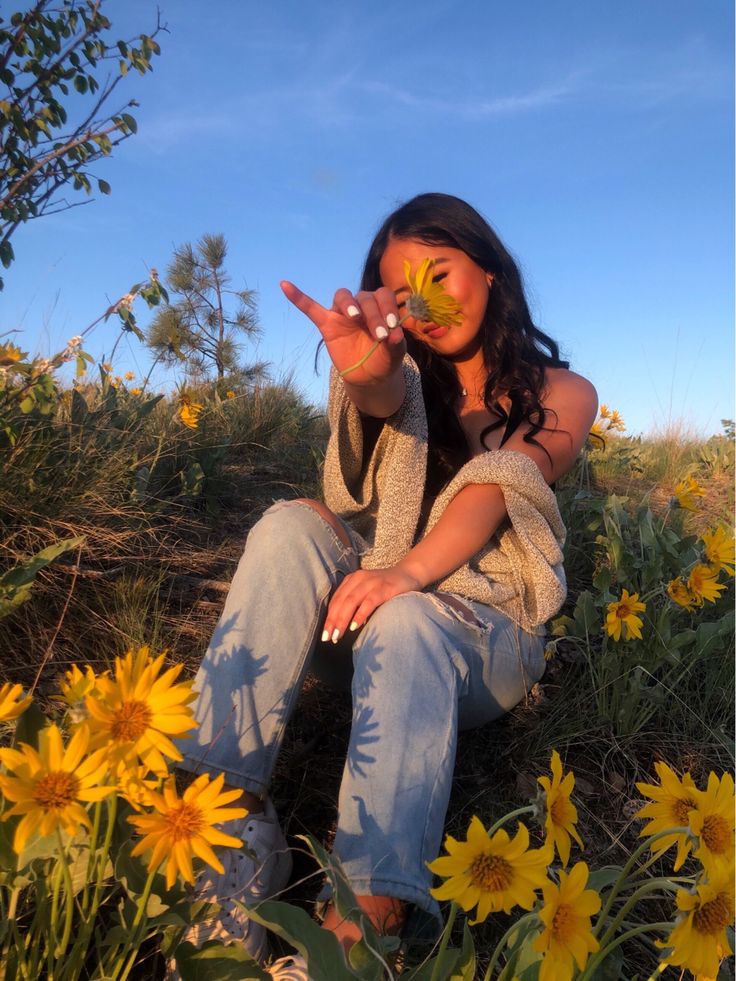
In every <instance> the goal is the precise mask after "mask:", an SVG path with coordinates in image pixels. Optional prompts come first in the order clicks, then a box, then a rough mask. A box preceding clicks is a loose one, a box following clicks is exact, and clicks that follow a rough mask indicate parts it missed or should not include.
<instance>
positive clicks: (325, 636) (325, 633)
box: [322, 630, 330, 644]
mask: <svg viewBox="0 0 736 981" xmlns="http://www.w3.org/2000/svg"><path fill="white" fill-rule="evenodd" d="M329 639H330V631H329V630H323V631H322V643H323V644H324V642H325V641H326V640H329Z"/></svg>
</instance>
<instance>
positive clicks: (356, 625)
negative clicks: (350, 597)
mask: <svg viewBox="0 0 736 981" xmlns="http://www.w3.org/2000/svg"><path fill="white" fill-rule="evenodd" d="M350 629H351V630H357V629H358V624H357V623H356V622H355V620H353V622H352V623H351V624H350Z"/></svg>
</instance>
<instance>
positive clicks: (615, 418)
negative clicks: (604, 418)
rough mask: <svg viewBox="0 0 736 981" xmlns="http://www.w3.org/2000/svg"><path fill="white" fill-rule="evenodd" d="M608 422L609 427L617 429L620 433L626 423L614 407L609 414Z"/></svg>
mask: <svg viewBox="0 0 736 981" xmlns="http://www.w3.org/2000/svg"><path fill="white" fill-rule="evenodd" d="M608 424H609V427H610V428H611V429H617V430H618V431H619V432H620V433H622V432H623V431H624V430H625V429H626V423H625V422H624V421H623V419H622V418H621V416H620V415H619V414H618V412H617V411H616V409H614V410H613V412H612V413H611V414H610V415H609V417H608Z"/></svg>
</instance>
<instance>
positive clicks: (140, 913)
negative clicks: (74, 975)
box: [110, 863, 161, 981]
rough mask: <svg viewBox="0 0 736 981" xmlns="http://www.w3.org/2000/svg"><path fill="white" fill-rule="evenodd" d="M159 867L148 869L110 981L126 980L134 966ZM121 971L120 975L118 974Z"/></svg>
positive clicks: (146, 921)
mask: <svg viewBox="0 0 736 981" xmlns="http://www.w3.org/2000/svg"><path fill="white" fill-rule="evenodd" d="M160 865H161V863H159V864H158V865H154V866H153V867H152V868H151V869H149V872H148V878H147V879H146V884H145V886H144V887H143V892H142V893H141V895H140V898H139V900H138V909H137V910H136V913H135V916H134V917H133V923H132V924H131V933H130V936H129V937H128V938H127V939H126V941H125V945H124V946H123V949H122V950H121V951H120V953H119V954H118V956H117V957H116V959H115V964H114V966H113V969H112V971H111V972H110V981H118V979H120V981H123V979H124V978H127V976H128V975H129V974H130V971H131V968H132V967H133V964H135V960H136V957H137V956H138V950H139V948H140V945H141V940H142V939H143V933H144V932H145V929H146V925H147V923H148V917H147V916H146V906H147V905H148V898H149V896H150V895H151V889H152V888H153V880H154V877H155V875H156V873H157V872H158V870H159V868H160ZM129 953H130V956H129V957H128V961H127V963H125V958H126V956H127V955H128V954H129ZM123 965H125V966H123ZM121 969H122V973H120V972H121Z"/></svg>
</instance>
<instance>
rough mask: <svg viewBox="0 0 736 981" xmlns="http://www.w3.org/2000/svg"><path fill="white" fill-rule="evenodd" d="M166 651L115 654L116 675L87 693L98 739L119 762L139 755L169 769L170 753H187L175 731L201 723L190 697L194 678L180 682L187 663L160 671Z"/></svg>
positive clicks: (91, 722) (149, 763)
mask: <svg viewBox="0 0 736 981" xmlns="http://www.w3.org/2000/svg"><path fill="white" fill-rule="evenodd" d="M163 663H164V655H163V654H160V655H159V656H158V657H157V658H156V659H155V660H154V659H153V658H151V657H150V655H149V651H148V648H147V647H141V648H140V649H139V650H138V652H137V653H136V654H135V655H134V654H133V651H128V653H127V654H126V655H125V657H124V658H120V657H118V658H116V659H115V678H114V680H113V679H112V678H109V677H103V678H99V679H98V682H97V689H96V691H94V692H93V693H91V694H89V695H87V696H86V698H85V703H86V705H87V711H88V712H89V715H90V718H89V721H88V724H89V726H90V729H91V732H92V738H93V740H94V743H95V745H100V746H107V747H108V751H109V753H110V758H111V760H112V762H113V763H115V764H125V765H127V764H128V763H130V762H132V760H133V759H134V758H135V757H138V758H139V759H140V761H141V762H142V763H143V764H144V765H145V766H147V767H148V768H149V769H150V770H153V772H154V773H164V774H165V773H166V772H167V764H166V759H165V757H168V758H169V759H172V760H177V761H178V760H180V759H181V758H182V756H181V753H180V752H179V750H178V749H177V748H176V747H175V746H174V744H173V742H172V741H171V739H170V738H169V737H170V736H183V735H185V734H186V733H188V732H189V730H190V729H195V728H196V723H195V721H194V719H193V717H192V710H191V709H190V708H189V707H188V704H189V702H191V701H193V700H194V699H195V698H196V697H197V696H196V694H195V693H194V692H193V691H192V686H191V682H184V683H182V684H174V682H175V681H176V679H177V677H178V676H179V674H180V673H181V670H182V667H183V666H182V665H181V664H177V665H176V666H175V667H173V668H169V670H168V671H165V672H164V673H163V674H162V675H161V676H160V677H159V673H160V671H161V669H162V667H163Z"/></svg>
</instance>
